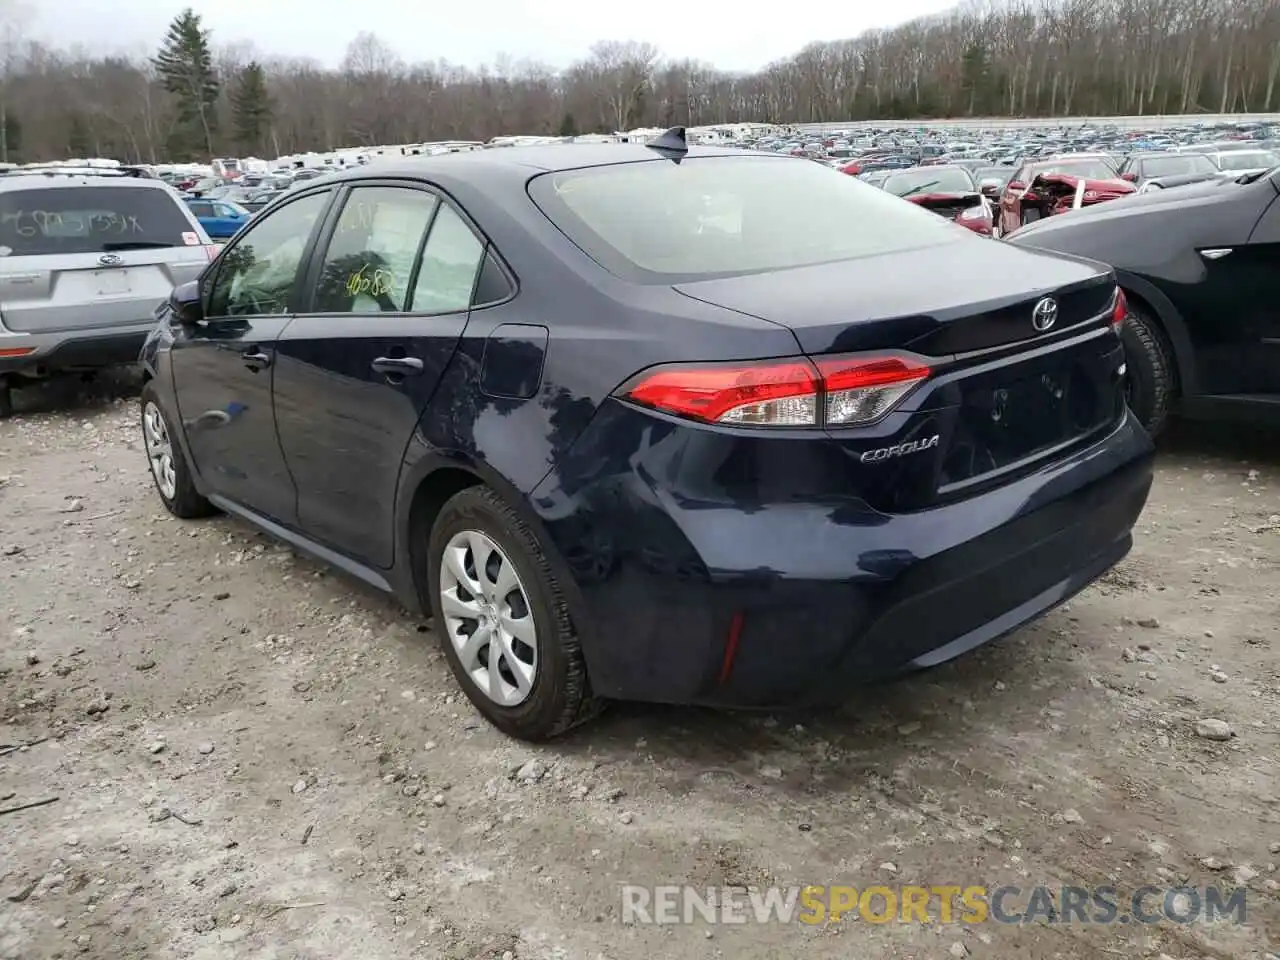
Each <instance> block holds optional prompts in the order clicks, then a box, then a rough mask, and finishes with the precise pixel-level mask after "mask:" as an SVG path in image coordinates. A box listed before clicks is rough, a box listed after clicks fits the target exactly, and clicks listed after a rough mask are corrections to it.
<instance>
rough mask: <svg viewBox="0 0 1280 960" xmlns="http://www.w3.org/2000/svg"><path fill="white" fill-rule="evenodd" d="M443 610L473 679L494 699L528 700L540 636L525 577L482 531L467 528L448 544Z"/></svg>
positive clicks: (460, 658) (452, 638) (504, 703)
mask: <svg viewBox="0 0 1280 960" xmlns="http://www.w3.org/2000/svg"><path fill="white" fill-rule="evenodd" d="M440 609H441V611H442V612H443V614H444V627H445V630H446V631H447V632H448V635H449V642H450V643H452V644H453V649H454V650H455V651H456V652H457V654H458V661H459V662H460V663H461V664H462V669H463V671H464V672H465V673H466V675H467V676H468V677H469V678H470V679H471V682H472V683H473V684H475V685H476V687H477V688H479V690H480V691H481V692H482V693H483V694H484V695H485V696H486V697H488V698H489V699H490V700H492V701H493V702H494V703H497V704H500V705H502V706H504V707H514V706H516V705H517V704H519V703H523V702H524V701H525V700H526V699H527V698H528V696H529V693H530V692H531V691H532V690H533V680H534V677H535V676H537V671H538V634H537V630H536V629H535V627H534V625H533V613H532V612H531V610H530V609H529V597H528V594H527V593H526V592H525V589H524V584H523V583H521V582H520V575H519V574H518V573H516V568H515V566H514V565H513V564H512V563H511V560H510V559H509V558H508V557H507V555H506V554H505V553H503V552H502V549H501V548H500V547H499V546H498V545H497V544H496V543H494V542H493V541H492V540H490V539H489V538H488V537H487V536H485V535H484V534H483V533H480V532H479V531H476V530H464V531H462V532H461V533H458V534H455V535H454V537H453V539H451V540H450V541H449V543H448V545H447V546H446V547H445V548H444V557H443V558H442V562H441V564H440Z"/></svg>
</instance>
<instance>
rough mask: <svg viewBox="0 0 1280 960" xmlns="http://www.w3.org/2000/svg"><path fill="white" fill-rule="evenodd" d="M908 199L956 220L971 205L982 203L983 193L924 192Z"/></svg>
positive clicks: (919, 205)
mask: <svg viewBox="0 0 1280 960" xmlns="http://www.w3.org/2000/svg"><path fill="white" fill-rule="evenodd" d="M906 199H907V200H910V201H911V202H912V203H914V204H915V205H916V206H918V207H924V208H925V209H926V210H932V211H933V212H934V213H936V214H938V215H939V216H942V217H946V218H947V219H948V220H954V219H955V218H956V217H958V216H960V214H961V213H963V212H964V211H965V210H968V209H969V208H970V207H976V206H980V205H981V204H982V194H981V193H924V194H920V195H918V196H915V195H913V196H910V197H907V198H906Z"/></svg>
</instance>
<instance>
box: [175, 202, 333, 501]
mask: <svg viewBox="0 0 1280 960" xmlns="http://www.w3.org/2000/svg"><path fill="white" fill-rule="evenodd" d="M332 196H333V191H332V190H321V191H319V192H317V193H308V194H305V195H303V196H299V197H298V198H296V199H294V200H291V201H290V202H289V203H287V204H284V205H283V206H281V207H278V208H277V209H276V210H274V211H272V212H271V213H270V214H268V215H267V216H265V217H263V218H262V219H260V220H258V221H257V222H255V223H254V224H253V225H252V226H251V227H249V228H247V229H246V230H244V231H243V232H242V233H241V234H240V235H239V236H238V237H237V238H236V239H235V240H233V241H232V242H231V243H230V244H228V245H227V247H226V249H225V250H224V251H223V253H222V255H221V256H220V257H219V258H218V260H217V261H216V262H215V264H214V266H213V267H212V268H211V272H210V274H209V275H208V276H206V277H205V278H204V280H203V282H202V285H201V286H202V289H201V294H202V301H203V304H204V317H205V321H204V322H203V323H202V324H199V325H195V326H175V328H174V331H173V332H174V341H173V346H172V348H171V350H170V366H171V367H172V370H173V386H174V394H175V395H176V397H177V400H178V410H179V413H180V415H181V417H182V424H183V428H184V431H185V433H186V437H187V442H188V446H189V448H190V450H191V456H192V459H193V460H194V461H195V466H196V469H197V470H199V472H200V476H201V478H202V479H203V480H204V481H205V483H206V484H207V485H208V487H209V491H210V492H211V493H214V494H217V495H219V496H223V497H226V498H228V499H230V500H233V501H235V502H236V503H238V504H241V505H243V506H246V507H249V508H250V509H252V510H255V511H257V512H258V513H260V514H263V515H264V516H267V517H269V518H271V519H272V520H275V521H278V522H279V523H283V524H292V523H293V522H294V520H295V519H296V515H297V498H296V495H295V492H294V486H293V480H292V478H291V477H290V476H289V471H288V468H287V467H286V466H285V462H284V456H283V454H282V453H281V451H280V443H279V441H278V440H277V438H276V426H275V418H274V416H273V414H272V409H271V380H272V375H273V373H274V370H275V366H274V365H275V359H276V358H275V343H276V338H277V337H279V335H280V331H282V330H283V329H284V328H285V326H286V325H287V324H288V323H289V320H290V318H291V316H292V311H293V309H294V304H295V303H296V302H297V297H298V294H299V290H300V289H301V288H300V286H299V282H298V278H299V276H300V275H301V273H302V266H303V264H304V263H306V262H307V257H308V256H309V255H310V250H311V248H312V246H313V245H314V236H315V234H316V233H317V231H318V225H319V223H320V222H321V218H322V215H323V213H324V211H325V209H326V208H327V206H328V204H329V201H330V199H331V198H332ZM312 429H315V430H318V431H322V430H324V429H325V424H324V422H323V421H322V420H313V422H312Z"/></svg>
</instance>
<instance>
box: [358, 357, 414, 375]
mask: <svg viewBox="0 0 1280 960" xmlns="http://www.w3.org/2000/svg"><path fill="white" fill-rule="evenodd" d="M370 366H372V367H373V369H374V370H376V371H377V372H378V373H383V374H388V375H390V374H398V375H400V376H402V377H412V376H415V375H416V374H419V373H421V372H422V361H421V360H419V359H418V358H417V357H378V359H376V360H374V361H373V363H371V364H370Z"/></svg>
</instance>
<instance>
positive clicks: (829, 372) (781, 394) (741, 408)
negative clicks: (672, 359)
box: [619, 355, 929, 427]
mask: <svg viewBox="0 0 1280 960" xmlns="http://www.w3.org/2000/svg"><path fill="white" fill-rule="evenodd" d="M928 376H929V367H928V366H927V365H926V364H924V363H922V362H921V361H919V360H916V359H913V358H910V357H902V356H883V355H881V356H841V357H817V358H815V359H814V360H809V359H808V358H805V357H791V358H787V359H782V360H763V361H750V362H745V363H720V364H705V365H704V364H697V365H695V364H671V365H668V366H662V367H656V368H654V369H652V370H650V371H647V372H645V373H642V374H640V375H639V376H637V377H636V379H635V380H634V381H633V382H632V383H631V384H629V385H627V386H624V387H623V388H622V389H621V390H620V391H619V393H620V394H621V395H622V396H623V397H625V398H626V399H628V400H631V401H632V402H634V403H638V404H642V405H643V406H646V407H652V408H654V409H655V410H661V411H663V412H665V413H670V414H674V415H676V416H679V417H688V418H690V419H693V420H701V421H703V422H704V423H723V424H732V425H737V426H758V427H817V426H823V425H830V426H857V425H863V424H867V423H871V422H873V421H875V420H878V419H879V418H880V417H882V416H884V415H885V414H886V413H888V412H889V411H890V410H892V409H893V408H894V407H895V406H896V405H897V404H898V403H899V402H900V401H901V400H902V399H903V398H904V397H906V395H907V394H908V393H910V392H911V390H912V389H914V388H915V386H916V385H917V384H919V383H920V382H922V381H923V380H925V379H926V378H928Z"/></svg>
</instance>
